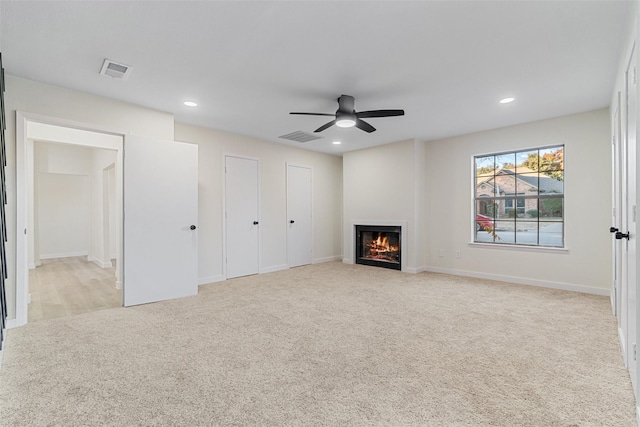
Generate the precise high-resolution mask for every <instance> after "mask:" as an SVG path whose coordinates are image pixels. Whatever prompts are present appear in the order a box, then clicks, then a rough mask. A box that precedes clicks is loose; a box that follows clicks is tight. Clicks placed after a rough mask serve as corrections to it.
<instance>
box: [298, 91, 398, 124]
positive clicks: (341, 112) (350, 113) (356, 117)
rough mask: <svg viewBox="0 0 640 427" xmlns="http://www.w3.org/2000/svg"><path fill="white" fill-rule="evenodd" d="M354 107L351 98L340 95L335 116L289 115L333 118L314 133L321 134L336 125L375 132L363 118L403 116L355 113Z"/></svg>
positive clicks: (317, 114) (393, 112)
mask: <svg viewBox="0 0 640 427" xmlns="http://www.w3.org/2000/svg"><path fill="white" fill-rule="evenodd" d="M354 105H355V99H354V98H353V96H350V95H340V97H339V98H338V109H337V110H336V112H335V114H329V113H298V112H292V113H290V114H298V115H305V116H335V119H334V120H331V121H330V122H329V123H325V124H324V125H322V126H320V127H319V128H318V129H316V130H315V131H314V132H322V131H323V130H325V129H328V128H330V127H331V126H333V125H336V126H338V127H341V128H350V127H354V126H355V127H357V128H358V129H360V130H363V131H365V132H368V133H371V132H375V130H376V128H374V127H373V126H371V125H370V124H369V123H367V122H365V121H364V120H362V119H363V118H377V117H393V116H404V110H371V111H360V112H356V110H355V108H354Z"/></svg>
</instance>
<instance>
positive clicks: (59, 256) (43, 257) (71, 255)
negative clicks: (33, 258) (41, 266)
mask: <svg viewBox="0 0 640 427" xmlns="http://www.w3.org/2000/svg"><path fill="white" fill-rule="evenodd" d="M88 255H89V254H88V253H87V252H86V251H85V252H67V253H61V254H44V255H43V254H40V259H54V258H69V257H74V256H88Z"/></svg>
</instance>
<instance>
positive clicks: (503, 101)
mask: <svg viewBox="0 0 640 427" xmlns="http://www.w3.org/2000/svg"><path fill="white" fill-rule="evenodd" d="M515 100H516V99H515V98H504V99H501V100H500V104H508V103H510V102H513V101H515Z"/></svg>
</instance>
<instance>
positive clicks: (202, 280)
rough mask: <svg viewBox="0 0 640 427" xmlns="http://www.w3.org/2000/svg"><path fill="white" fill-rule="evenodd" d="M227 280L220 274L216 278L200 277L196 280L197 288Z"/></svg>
mask: <svg viewBox="0 0 640 427" xmlns="http://www.w3.org/2000/svg"><path fill="white" fill-rule="evenodd" d="M225 280H227V279H225V277H224V276H223V275H222V274H219V275H217V276H209V277H200V278H198V286H202V285H208V284H209V283H216V282H223V281H225Z"/></svg>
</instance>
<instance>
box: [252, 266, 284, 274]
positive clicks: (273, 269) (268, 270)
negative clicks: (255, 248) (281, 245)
mask: <svg viewBox="0 0 640 427" xmlns="http://www.w3.org/2000/svg"><path fill="white" fill-rule="evenodd" d="M288 269H289V266H288V265H287V264H280V265H274V266H271V267H267V268H261V269H260V271H259V272H258V274H264V273H274V272H276V271H282V270H288Z"/></svg>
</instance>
